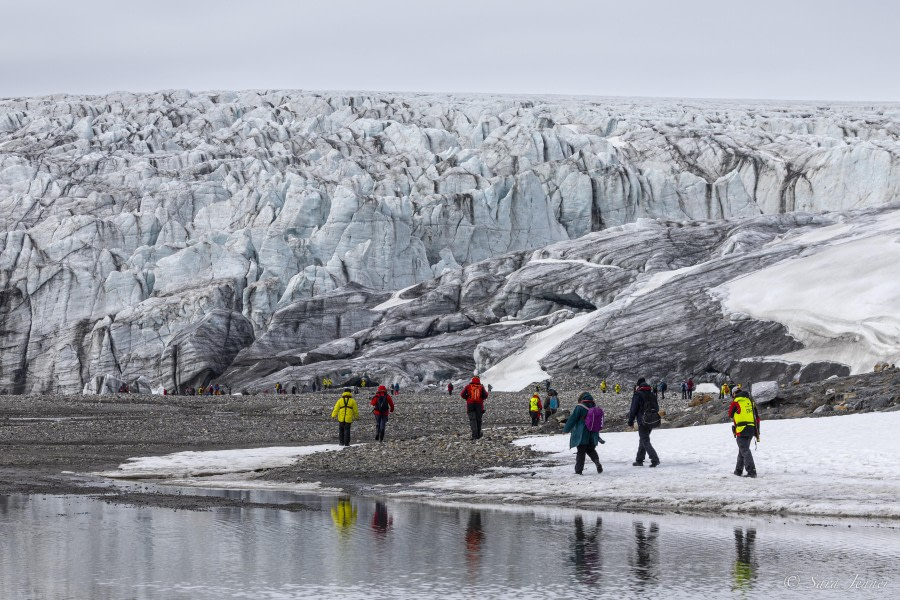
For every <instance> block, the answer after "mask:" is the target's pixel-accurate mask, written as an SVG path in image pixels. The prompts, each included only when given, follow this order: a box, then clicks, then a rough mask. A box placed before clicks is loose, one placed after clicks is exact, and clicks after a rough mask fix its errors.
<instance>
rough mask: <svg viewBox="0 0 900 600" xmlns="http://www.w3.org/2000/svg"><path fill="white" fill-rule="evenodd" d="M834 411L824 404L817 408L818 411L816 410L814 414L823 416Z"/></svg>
mask: <svg viewBox="0 0 900 600" xmlns="http://www.w3.org/2000/svg"><path fill="white" fill-rule="evenodd" d="M833 410H834V409H833V408H832V407H831V406H829V405H828V404H823V405H822V406H820V407H819V408H817V409H816V410H814V411H813V414H815V415H820V414H822V413H829V412H832V411H833Z"/></svg>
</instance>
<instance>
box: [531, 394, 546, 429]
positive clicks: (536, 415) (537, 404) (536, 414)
mask: <svg viewBox="0 0 900 600" xmlns="http://www.w3.org/2000/svg"><path fill="white" fill-rule="evenodd" d="M543 409H544V406H543V405H542V404H541V397H540V396H538V394H537V392H535V393H534V395H533V396H532V397H531V400H529V401H528V412H529V413H531V426H532V427H534V426H536V425H537V424H538V423H540V421H541V411H542V410H543Z"/></svg>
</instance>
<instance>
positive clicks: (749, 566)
mask: <svg viewBox="0 0 900 600" xmlns="http://www.w3.org/2000/svg"><path fill="white" fill-rule="evenodd" d="M755 543H756V529H755V528H754V527H748V528H747V530H746V531H744V530H743V529H741V528H740V527H735V528H734V547H735V554H736V556H735V559H734V569H733V570H732V574H733V576H734V583H733V585H732V589H733V590H743V591H746V590H750V589H752V588H753V582H754V580H755V579H756V565H755V564H754V557H753V545H754V544H755Z"/></svg>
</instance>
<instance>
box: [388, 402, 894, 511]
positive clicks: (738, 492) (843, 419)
mask: <svg viewBox="0 0 900 600" xmlns="http://www.w3.org/2000/svg"><path fill="white" fill-rule="evenodd" d="M760 429H761V434H762V435H761V442H760V443H759V444H758V447H756V448H754V449H753V457H754V459H755V462H756V467H757V471H758V473H759V476H758V477H757V478H756V479H748V478H744V477H741V478H738V477H736V476H735V475H734V474H733V471H734V467H735V459H736V457H737V445H736V444H735V441H734V438H733V437H732V435H731V429H730V425H729V424H727V423H723V424H718V425H706V426H699V427H687V428H680V429H661V430H657V431H654V432H653V434H652V437H651V441H652V442H653V446H654V448H655V449H656V451H657V452H658V453H659V457H660V460H661V463H662V464H661V465H660V466H659V467H658V468H656V469H650V468H648V467H647V466H644V467H643V468H638V467H633V466H631V463H632V461H633V460H634V455H635V452H636V450H637V443H638V436H637V433H636V432H621V433H606V434H601V435H602V436H603V438H604V439H605V440H606V444H605V445H601V446H599V448H598V451H599V454H600V462H601V463H602V464H603V469H604V470H603V473H602V474H599V475H598V474H597V473H596V472H595V471H594V468H593V465H592V464H591V463H590V461H588V464H587V465H586V466H585V470H584V475H576V474H575V473H574V463H575V456H574V454H575V451H574V449H572V450H569V448H568V446H569V436H568V434H564V435H550V436H538V437H529V438H523V439H521V440H519V441H518V442H517V443H520V444H523V445H529V446H531V447H533V448H534V449H536V450H539V451H543V452H549V453H551V455H550V458H551V459H552V460H553V461H554V462H557V463H558V464H556V465H554V466H536V467H533V468H528V469H502V470H497V471H495V472H493V473H490V474H488V475H487V476H485V475H477V476H470V477H462V478H438V479H432V480H429V481H425V482H422V483H420V484H417V485H416V487H415V489H411V490H408V491H406V492H403V493H401V495H410V496H416V495H426V496H432V497H440V498H442V499H446V500H449V499H452V498H454V497H457V498H460V499H469V500H471V499H472V497H473V496H477V498H478V501H479V502H497V503H523V502H524V503H528V504H529V505H532V504H539V503H550V504H564V505H577V506H579V507H586V508H604V509H605V508H614V509H620V510H673V511H697V512H714V513H723V512H728V513H732V514H746V513H777V514H794V515H805V516H821V517H865V518H890V519H900V477H898V466H897V460H898V456H900V436H898V435H897V431H898V430H900V412H892V413H867V414H857V415H842V416H835V417H824V418H815V419H814V418H807V419H790V420H779V421H763V423H762V425H761V428H760ZM498 474H500V475H504V476H501V477H498V476H497V475H498Z"/></svg>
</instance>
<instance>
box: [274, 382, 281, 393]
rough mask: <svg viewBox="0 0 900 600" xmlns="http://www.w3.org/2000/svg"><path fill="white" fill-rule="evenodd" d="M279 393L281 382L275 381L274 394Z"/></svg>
mask: <svg viewBox="0 0 900 600" xmlns="http://www.w3.org/2000/svg"><path fill="white" fill-rule="evenodd" d="M280 393H281V384H280V383H278V382H276V383H275V394H276V395H277V394H280Z"/></svg>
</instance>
